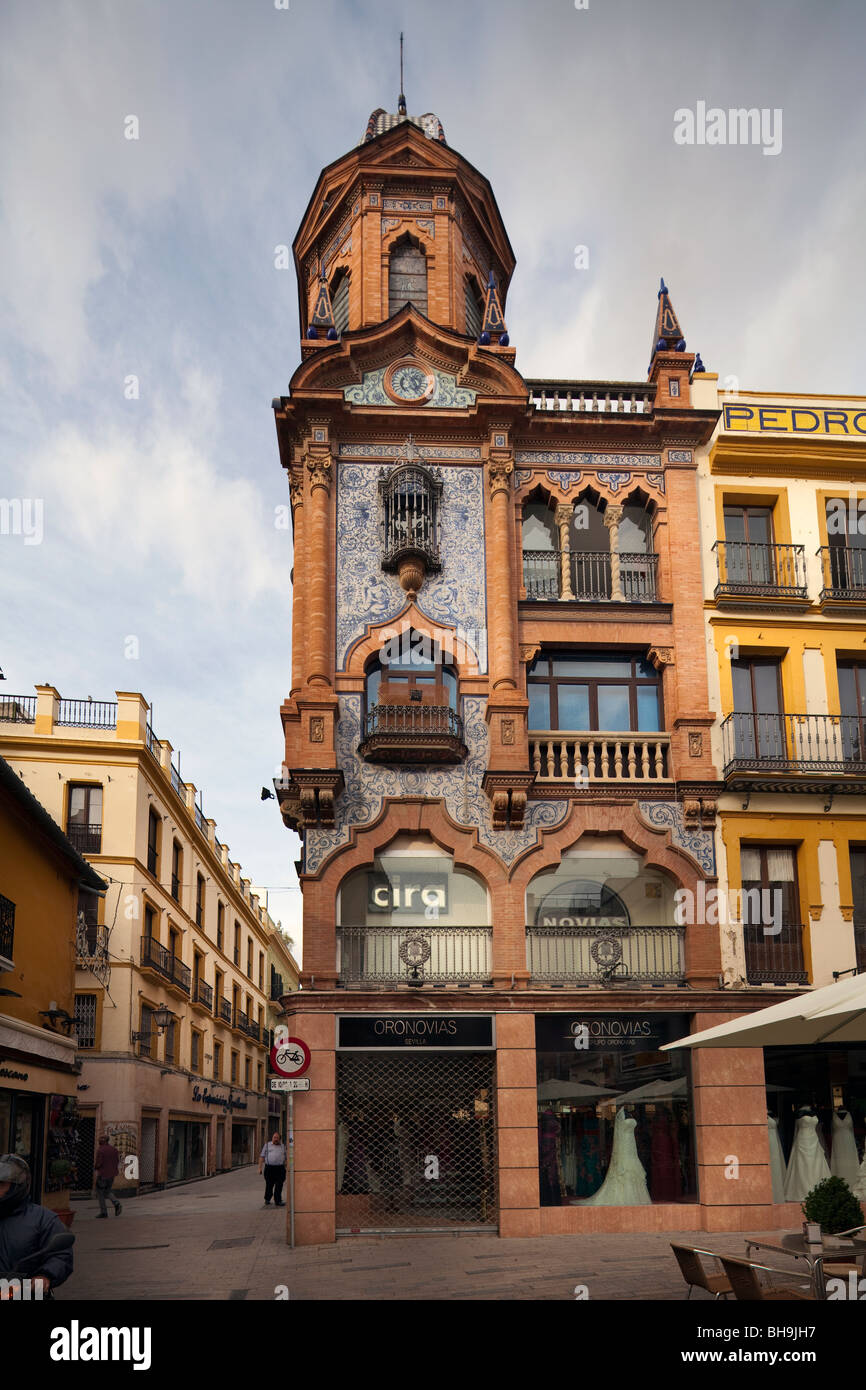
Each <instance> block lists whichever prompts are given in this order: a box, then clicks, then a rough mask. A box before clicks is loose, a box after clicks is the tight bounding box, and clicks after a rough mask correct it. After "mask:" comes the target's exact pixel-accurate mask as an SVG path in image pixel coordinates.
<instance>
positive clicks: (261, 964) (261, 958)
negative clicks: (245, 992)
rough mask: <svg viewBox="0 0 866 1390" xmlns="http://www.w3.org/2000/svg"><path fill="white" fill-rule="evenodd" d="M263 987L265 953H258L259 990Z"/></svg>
mask: <svg viewBox="0 0 866 1390" xmlns="http://www.w3.org/2000/svg"><path fill="white" fill-rule="evenodd" d="M264 987H265V953H264V951H259V989H264Z"/></svg>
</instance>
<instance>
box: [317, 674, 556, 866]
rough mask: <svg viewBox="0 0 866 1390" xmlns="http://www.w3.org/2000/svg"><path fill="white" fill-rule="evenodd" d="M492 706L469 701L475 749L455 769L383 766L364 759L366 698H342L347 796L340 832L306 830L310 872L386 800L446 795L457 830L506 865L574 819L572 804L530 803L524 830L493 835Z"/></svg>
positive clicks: (341, 804) (340, 746) (339, 804)
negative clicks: (485, 783) (488, 710)
mask: <svg viewBox="0 0 866 1390" xmlns="http://www.w3.org/2000/svg"><path fill="white" fill-rule="evenodd" d="M485 704H486V701H485V700H484V699H482V698H481V697H479V696H471V697H467V698H466V699H465V700H464V701H463V720H464V740H465V742H466V746H467V748H468V749H469V752H468V755H467V757H466V759H465V761H464V762H463V763H461V764H460V765H459V766H457V767H443V768H431V767H429V766H425V767H418V768H412V767H403V768H390V767H380V766H379V765H378V764H374V763H366V762H364V760H363V759H362V758H359V757H358V752H357V748H358V743H359V742H360V738H361V696H360V695H341V696H340V718H339V721H338V723H337V726H336V733H335V739H336V753H337V763H338V765H339V766H340V767H341V768H342V770H343V778H344V782H345V787H344V790H343V791H342V792H341V794H340V796H339V797H338V798H337V801H336V804H335V807H334V811H335V817H334V819H335V824H334V828H333V829H330V830H318V829H312V828H311V829H308V830H307V832H306V837H305V844H304V869H305V871H306V872H307V873H316V872H317V870H318V869H319V868H320V866H321V865H322V863H323V862H324V860H325V859H326V858H327V857H328V855H330V854H331V853H332V852H333V851H334V850H335V849H337V848H338V847H339V846H340V845H344V844H346V843H347V842H348V840H349V836H350V833H351V828H352V826H355V825H357V826H362V825H368V824H369V823H370V822H371V821H373V820H375V819H376V817H377V816H378V814H379V812H380V810H381V808H382V802H383V801H384V799H385V797H387V796H394V797H400V796H419V795H420V796H426V797H433V798H436V797H441V798H442V799H443V800H444V802H445V806H446V808H447V810H448V814H449V815H450V816H451V817H452V819H453V820H455V821H456V822H457V824H458V825H464V826H468V827H471V828H473V829H476V830H477V832H478V838H479V840H480V841H481V843H482V844H484V845H487V846H488V847H489V848H490V849H492V850H493V851H494V853H495V854H497V855H498V856H499V858H500V859H501V860H502V861H503V862H504V863H505V864H512V863H513V862H514V860H515V859H516V858H517V856H518V855H519V854H522V853H523V852H524V851H525V850H527V849H532V848H533V847H534V846H535V845H537V844H538V841H539V835H540V832H541V830H542V829H544V830H551V829H553V828H554V827H555V826H557V825H560V824H561V823H562V822H563V821H564V820H565V818H566V816H567V815H568V811H569V802H568V801H567V800H564V801H530V802H528V803H527V807H526V819H525V822H524V825H523V828H522V830H494V829H493V823H492V817H493V807H492V805H491V802H490V799H489V797H488V796H487V795H486V793H485V792H484V790H483V788H482V785H481V783H482V778H483V776H484V772H485V769H486V767H487V760H488V755H489V731H488V728H487V723H486V720H485V718H484V709H485Z"/></svg>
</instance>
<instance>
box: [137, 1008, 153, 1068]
mask: <svg viewBox="0 0 866 1390" xmlns="http://www.w3.org/2000/svg"><path fill="white" fill-rule="evenodd" d="M154 1012H155V1010H154V1009H152V1008H151V1007H150V1005H149V1004H142V1006H141V1025H140V1027H139V1030H138V1031H139V1032H140V1033H142V1034H145V1035H146V1036H144V1037H142V1038H140V1039H139V1043H138V1055H139V1057H151V1056H152V1055H153V1054H152V1048H153V1042H154V1038H155V1037H156V1036H157V1032H156V1025H155V1024H154V1021H153V1015H154Z"/></svg>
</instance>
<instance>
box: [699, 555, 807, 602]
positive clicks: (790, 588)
mask: <svg viewBox="0 0 866 1390" xmlns="http://www.w3.org/2000/svg"><path fill="white" fill-rule="evenodd" d="M713 550H714V551H715V552H716V565H717V567H718V574H719V582H718V583H717V585H716V588H715V594H714V597H715V598H716V599H717V600H718V599H745V600H749V599H760V598H781V599H797V600H800V601H801V602H808V598H809V595H808V591H807V589H806V558H805V552H804V549H803V547H802V545H757V544H753V543H752V542H751V541H716V543H715V545H714V546H713Z"/></svg>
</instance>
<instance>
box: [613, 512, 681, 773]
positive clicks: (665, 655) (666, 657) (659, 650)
mask: <svg viewBox="0 0 866 1390" xmlns="http://www.w3.org/2000/svg"><path fill="white" fill-rule="evenodd" d="M608 510H610V508H608ZM647 659H648V660H649V661H651V662H652V664H653V666H654V667H655V668H656V670H657V671H661V670H662V669H663V667H665V666H673V664H674V649H673V647H650V649H649V651H648V652H647ZM694 756H695V757H699V756H700V754H695V755H694Z"/></svg>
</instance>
